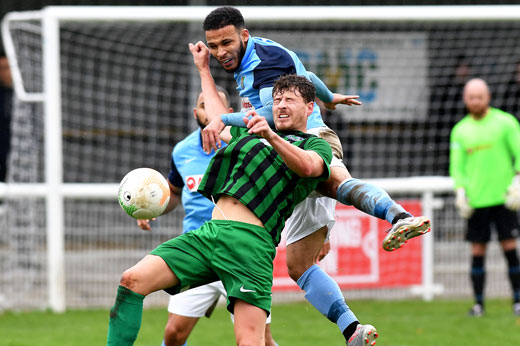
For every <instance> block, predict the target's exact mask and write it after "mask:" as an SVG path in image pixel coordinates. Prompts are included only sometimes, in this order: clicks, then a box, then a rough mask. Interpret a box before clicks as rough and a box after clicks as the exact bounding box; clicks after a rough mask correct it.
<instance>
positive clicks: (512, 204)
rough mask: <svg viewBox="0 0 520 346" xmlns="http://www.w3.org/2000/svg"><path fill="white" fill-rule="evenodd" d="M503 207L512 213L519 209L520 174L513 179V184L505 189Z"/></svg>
mask: <svg viewBox="0 0 520 346" xmlns="http://www.w3.org/2000/svg"><path fill="white" fill-rule="evenodd" d="M505 206H506V208H507V209H510V210H513V211H516V210H519V209H520V174H517V175H516V176H515V177H514V178H513V182H512V183H511V185H509V188H508V189H507V194H506V203H505Z"/></svg>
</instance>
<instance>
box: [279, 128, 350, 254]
mask: <svg viewBox="0 0 520 346" xmlns="http://www.w3.org/2000/svg"><path fill="white" fill-rule="evenodd" d="M307 132H309V133H312V134H314V135H316V136H318V137H321V138H324V139H325V140H327V142H329V144H331V147H332V148H333V154H334V156H332V161H331V163H330V167H345V164H344V163H343V161H342V160H341V157H343V153H342V152H341V153H340V149H341V143H340V142H339V139H338V138H337V135H336V134H335V133H334V131H332V130H331V129H329V128H328V127H317V128H314V129H309V130H308V131H307ZM338 156H340V157H338ZM345 169H346V167H345ZM335 210H336V200H335V199H332V198H329V197H325V196H323V195H321V194H319V193H318V192H316V191H313V192H311V194H310V195H309V197H307V198H306V199H304V200H303V201H301V202H300V203H298V205H296V207H295V208H294V211H293V213H292V215H291V217H289V219H287V221H286V222H285V236H286V241H285V245H286V246H287V245H290V244H292V243H294V242H297V241H298V240H300V239H303V238H305V237H306V236H308V235H310V234H312V233H314V232H316V231H317V230H319V229H320V228H322V227H324V226H327V227H328V229H329V232H330V230H331V229H332V226H334V223H335V221H336V218H335V215H334V213H335ZM327 237H328V235H327Z"/></svg>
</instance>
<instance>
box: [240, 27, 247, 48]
mask: <svg viewBox="0 0 520 346" xmlns="http://www.w3.org/2000/svg"><path fill="white" fill-rule="evenodd" d="M240 39H241V40H242V42H244V44H245V43H246V42H247V40H248V39H249V30H247V29H246V28H244V29H242V30H241V31H240Z"/></svg>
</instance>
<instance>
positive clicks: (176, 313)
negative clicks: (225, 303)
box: [163, 281, 225, 346]
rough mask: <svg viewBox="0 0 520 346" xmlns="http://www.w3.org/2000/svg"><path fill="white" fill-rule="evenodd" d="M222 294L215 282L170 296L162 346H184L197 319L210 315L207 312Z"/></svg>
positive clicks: (220, 286)
mask: <svg viewBox="0 0 520 346" xmlns="http://www.w3.org/2000/svg"><path fill="white" fill-rule="evenodd" d="M222 292H224V293H225V291H224V287H223V286H222V283H221V282H220V281H217V282H214V283H211V284H207V285H203V286H200V287H196V288H193V289H190V290H187V291H185V292H182V293H179V294H176V295H173V296H171V297H170V302H169V304H168V311H169V313H170V314H169V317H168V323H167V324H166V328H165V330H164V342H163V345H166V346H181V345H184V344H185V343H186V340H187V339H188V337H189V335H190V334H191V331H192V330H193V328H194V327H195V325H196V323H197V322H198V320H199V318H200V317H203V316H207V317H209V316H210V315H211V312H212V311H208V310H209V309H211V308H214V304H216V303H217V301H218V299H219V298H220V295H221V294H222Z"/></svg>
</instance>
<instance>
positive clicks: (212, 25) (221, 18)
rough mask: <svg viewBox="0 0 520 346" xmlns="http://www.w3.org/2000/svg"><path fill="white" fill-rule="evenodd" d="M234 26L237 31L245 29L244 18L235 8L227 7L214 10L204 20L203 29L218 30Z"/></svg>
mask: <svg viewBox="0 0 520 346" xmlns="http://www.w3.org/2000/svg"><path fill="white" fill-rule="evenodd" d="M228 25H233V26H234V27H235V28H236V29H242V28H244V25H245V23H244V17H242V13H240V11H239V10H237V9H236V8H234V7H230V6H225V7H219V8H217V9H214V10H213V11H211V12H210V14H208V15H207V16H206V18H205V19H204V23H203V24H202V27H203V29H204V31H208V30H218V29H221V28H223V27H225V26H228Z"/></svg>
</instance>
